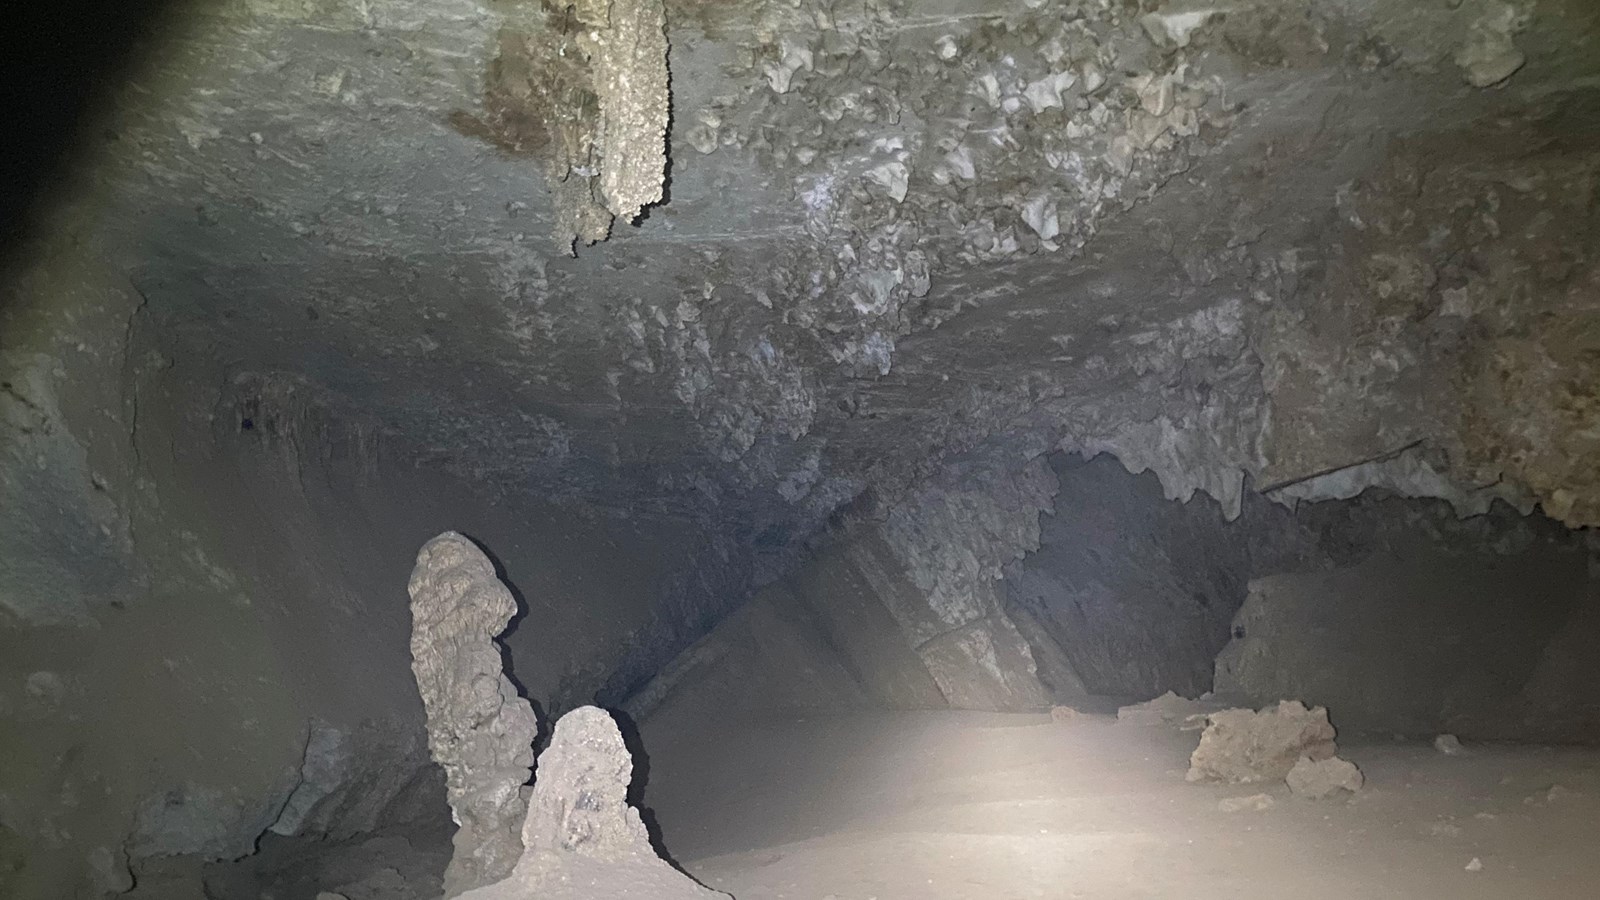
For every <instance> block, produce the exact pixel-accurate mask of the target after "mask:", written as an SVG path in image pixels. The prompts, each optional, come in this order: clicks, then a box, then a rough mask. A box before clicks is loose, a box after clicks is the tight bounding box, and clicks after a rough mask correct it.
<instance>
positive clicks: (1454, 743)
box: [1433, 734, 1467, 756]
mask: <svg viewBox="0 0 1600 900" xmlns="http://www.w3.org/2000/svg"><path fill="white" fill-rule="evenodd" d="M1433 749H1435V750H1437V751H1439V752H1440V753H1443V754H1444V755H1445V756H1461V755H1462V754H1464V753H1466V752H1467V750H1466V748H1465V747H1463V746H1461V739H1460V738H1458V737H1456V736H1455V735H1453V734H1441V735H1439V736H1438V737H1436V738H1434V739H1433Z"/></svg>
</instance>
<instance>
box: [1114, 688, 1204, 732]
mask: <svg viewBox="0 0 1600 900" xmlns="http://www.w3.org/2000/svg"><path fill="white" fill-rule="evenodd" d="M1225 708H1226V706H1225V705H1224V704H1223V703H1221V702H1220V701H1215V700H1210V699H1206V700H1189V699H1185V698H1183V697H1179V696H1178V695H1177V694H1174V693H1173V692H1171V691H1167V692H1166V693H1165V694H1162V695H1161V696H1159V697H1157V698H1155V699H1154V700H1146V701H1145V702H1143V703H1135V704H1132V705H1130V706H1123V707H1118V709H1117V722H1118V723H1121V724H1127V725H1163V726H1167V727H1171V728H1177V729H1178V730H1180V731H1200V730H1202V729H1204V728H1205V727H1206V726H1207V725H1209V724H1210V721H1209V719H1210V716H1211V714H1212V713H1216V712H1221V711H1222V710H1223V709H1225Z"/></svg>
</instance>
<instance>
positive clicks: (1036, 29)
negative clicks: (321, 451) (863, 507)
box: [53, 0, 1600, 546]
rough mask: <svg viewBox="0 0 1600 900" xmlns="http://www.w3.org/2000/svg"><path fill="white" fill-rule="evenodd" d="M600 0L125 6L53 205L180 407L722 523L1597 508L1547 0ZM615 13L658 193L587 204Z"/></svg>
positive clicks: (1585, 187) (613, 141) (787, 528)
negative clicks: (971, 463)
mask: <svg viewBox="0 0 1600 900" xmlns="http://www.w3.org/2000/svg"><path fill="white" fill-rule="evenodd" d="M607 5H609V11H607V10H606V9H601V10H600V12H599V13H596V12H595V11H594V10H593V9H589V7H594V6H596V4H594V3H592V2H587V3H576V4H571V5H568V6H561V5H560V4H545V5H541V4H540V3H538V2H536V0H520V2H518V3H503V2H481V0H426V2H423V0H388V2H365V0H361V2H356V0H352V2H340V0H230V2H222V0H214V2H201V3H196V4H189V5H187V6H185V7H183V8H181V9H174V10H173V11H172V14H171V16H170V19H171V25H170V27H168V28H165V29H163V30H162V35H163V36H162V37H161V39H160V40H159V41H156V42H154V43H153V44H152V45H151V46H149V47H146V48H144V49H143V50H142V52H141V54H140V57H139V63H138V65H137V66H136V67H135V69H134V71H133V73H132V75H131V76H130V79H129V81H128V83H127V84H126V85H125V86H124V87H123V88H122V89H121V90H120V91H119V92H118V93H117V94H116V97H115V99H114V101H113V102H112V103H111V104H110V105H109V110H108V113H107V114H106V115H105V117H104V118H103V120H98V121H97V122H96V125H95V128H94V129H93V130H92V132H91V133H90V138H91V139H92V141H93V143H94V146H93V149H92V152H91V153H90V155H89V156H90V159H89V161H88V162H87V163H86V164H85V165H83V166H81V167H80V168H79V170H78V171H79V174H78V176H77V178H76V184H75V188H74V191H73V192H72V193H71V195H70V199H69V200H68V201H65V202H63V203H62V205H61V208H60V210H59V211H58V212H57V213H56V214H55V218H54V219H53V221H55V222H58V223H63V224H61V226H60V227H61V230H63V231H65V232H67V233H70V234H71V236H72V239H73V240H75V241H77V242H79V243H80V244H82V245H84V246H89V247H92V248H94V250H95V251H96V252H97V253H99V254H101V255H103V256H104V257H105V258H106V259H108V260H111V261H113V262H114V264H115V265H117V266H118V267H119V268H120V269H121V270H123V271H125V272H126V273H127V274H128V277H129V279H130V280H131V282H132V284H133V285H134V287H135V288H136V289H137V291H138V292H139V294H140V296H141V297H142V306H141V308H140V310H139V312H138V315H139V316H141V317H144V322H145V324H146V325H147V326H148V327H149V328H151V329H152V330H154V331H156V332H159V333H160V334H162V335H164V338H165V340H166V341H167V346H168V347H169V348H170V349H169V351H168V352H169V353H171V354H175V355H185V354H193V355H195V356H197V357H204V358H207V359H210V360H215V361H216V369H215V374H214V376H213V383H210V384H206V385H196V388H197V389H200V388H203V389H204V390H206V391H209V392H210V396H212V397H213V399H214V402H215V403H216V404H217V407H216V408H217V409H218V410H219V411H221V412H219V415H226V410H227V409H229V408H230V406H229V405H230V404H233V406H234V407H237V408H242V407H239V404H241V403H247V402H250V398H249V396H247V395H249V394H251V393H252V392H255V393H262V392H266V393H272V392H274V391H276V392H278V393H280V394H281V392H282V391H284V390H292V391H294V392H296V393H297V394H299V395H301V396H302V398H310V400H311V401H314V402H316V403H318V404H321V405H324V406H326V407H327V408H328V409H330V410H333V411H335V414H336V415H341V416H349V417H352V418H359V419H361V420H363V421H367V422H370V423H372V425H373V427H374V428H376V429H377V430H378V431H379V432H380V433H382V434H383V435H385V436H387V437H389V438H390V439H392V441H393V443H394V444H395V446H397V447H403V448H404V449H405V452H406V453H407V454H409V455H412V456H414V457H415V458H416V459H417V460H418V461H419V462H420V463H421V464H425V465H433V466H442V467H445V468H448V469H450V470H452V471H454V472H457V473H458V474H461V475H463V476H465V477H467V478H470V479H472V480H474V481H477V482H479V483H481V484H482V485H484V486H485V489H486V490H488V491H490V492H493V493H494V494H496V495H505V496H514V495H517V494H521V493H533V494H538V495H540V496H550V497H555V498H557V499H560V500H563V501H571V502H577V503H583V504H587V505H590V506H592V507H594V508H597V509H603V510H609V511H613V512H616V513H618V514H625V515H664V516H681V517H688V518H696V519H703V520H706V521H714V522H716V523H719V525H720V527H724V528H727V529H728V530H729V531H730V532H731V533H732V534H734V535H735V536H737V537H739V538H741V539H745V540H747V541H749V542H752V543H754V544H756V545H758V546H781V545H785V544H787V543H790V542H791V541H792V540H793V539H795V538H797V537H803V536H805V535H806V534H809V533H811V532H813V531H814V530H815V529H816V528H817V527H818V526H819V525H820V524H821V523H823V522H825V521H826V520H827V518H828V517H829V516H830V515H832V514H834V513H836V511H837V510H839V509H840V508H841V507H843V506H845V505H846V504H850V503H851V502H852V501H857V500H858V498H861V497H863V496H866V497H879V498H882V497H892V496H893V495H894V494H895V493H896V491H899V490H901V489H902V488H904V487H905V486H906V485H908V484H911V483H913V482H914V481H915V480H917V479H918V478H920V477H922V476H925V475H927V474H929V473H930V472H932V471H934V470H935V469H937V468H940V467H949V466H959V465H961V464H962V463H963V461H965V460H971V459H978V458H986V459H987V458H992V459H1002V460H1004V459H1014V460H1017V461H1018V462H1019V463H1020V461H1022V460H1025V459H1027V458H1030V457H1032V456H1035V455H1037V454H1039V453H1041V452H1046V451H1048V450H1051V449H1055V448H1061V449H1067V450H1078V451H1083V452H1086V453H1087V452H1097V451H1102V450H1110V451H1114V452H1116V453H1117V454H1118V455H1119V457H1120V458H1122V460H1123V461H1124V463H1125V464H1127V465H1129V466H1130V467H1132V468H1138V469H1144V468H1151V469H1154V470H1156V471H1157V473H1158V474H1160V475H1161V477H1162V481H1163V484H1164V485H1165V486H1166V488H1167V490H1168V493H1169V495H1171V496H1178V497H1186V496H1188V495H1189V494H1190V493H1192V492H1193V491H1194V490H1197V489H1199V490H1205V491H1207V492H1209V493H1212V494H1214V495H1216V496H1217V497H1219V499H1222V500H1223V501H1224V504H1225V506H1232V507H1234V508H1236V507H1237V496H1238V493H1239V491H1241V490H1243V489H1246V488H1247V486H1253V487H1254V488H1257V489H1260V488H1267V489H1269V490H1273V491H1282V492H1285V496H1295V495H1297V494H1296V492H1297V491H1298V492H1299V493H1298V495H1301V496H1314V495H1325V494H1328V493H1330V492H1332V493H1337V492H1339V491H1341V490H1343V491H1350V490H1358V489H1359V488H1360V486H1362V485H1365V484H1389V485H1391V486H1398V488H1399V489H1403V490H1410V491H1413V492H1422V493H1438V494H1441V495H1446V496H1451V497H1452V498H1454V499H1456V500H1458V502H1459V503H1461V504H1462V505H1463V508H1471V507H1472V506H1473V504H1475V503H1476V504H1480V505H1481V503H1482V502H1485V498H1487V497H1503V498H1504V499H1507V500H1510V501H1511V502H1513V503H1516V504H1519V505H1522V506H1524V507H1527V506H1528V505H1531V504H1532V503H1534V502H1539V503H1542V504H1543V505H1544V508H1545V509H1546V510H1547V511H1549V512H1551V513H1552V514H1553V515H1555V516H1557V517H1558V518H1563V519H1565V520H1567V521H1568V522H1570V523H1572V524H1593V523H1595V522H1597V521H1600V466H1597V465H1595V462H1596V459H1597V450H1600V421H1597V419H1600V324H1597V305H1600V254H1597V253H1596V252H1595V251H1596V250H1597V247H1596V242H1597V240H1600V231H1597V229H1596V224H1597V216H1600V186H1597V178H1600V8H1597V7H1595V6H1594V5H1593V4H1592V3H1588V2H1584V0H1565V2H1563V0H1542V2H1538V3H1531V2H1520V3H1505V2H1498V0H1455V2H1445V0H1428V2H1414V0H1344V2H1331V3H1312V2H1304V0H1275V2H1251V0H1243V2H1238V3H1231V4H1209V5H1195V4H1187V5H1185V4H1171V3H1169V4H1157V3H1150V2H1144V3H1136V2H1109V0H1071V2H1036V0H1028V2H1024V0H1014V2H966V3H962V2H954V0H864V2H843V0H841V2H826V0H782V2H780V0H737V2H700V0H696V2H690V0H668V2H666V3H665V4H664V5H661V4H658V3H655V2H653V0H613V2H612V3H610V4H600V6H601V7H605V6H607ZM607 13H609V15H610V17H611V18H610V20H609V24H607V25H606V26H605V27H604V28H602V27H600V26H593V25H592V21H590V20H589V19H585V16H590V17H591V18H592V17H593V16H595V15H601V16H603V15H605V14H607ZM652 16H660V17H662V18H664V21H665V23H666V24H665V33H666V35H667V38H668V46H669V48H670V49H669V50H668V51H667V59H666V65H667V67H668V68H669V70H670V127H669V128H668V131H667V137H666V141H665V144H664V150H665V154H664V166H663V164H662V163H657V164H656V165H657V168H658V169H659V168H664V171H663V172H662V173H661V174H662V179H661V180H662V184H661V188H662V195H663V196H662V199H661V200H660V201H659V202H655V203H653V204H650V205H647V206H646V208H645V209H644V210H643V213H642V215H640V216H638V218H637V220H636V221H629V216H628V215H626V212H627V211H626V210H624V214H623V215H620V216H618V217H617V219H616V221H615V222H613V223H611V226H610V228H609V237H608V238H607V239H604V240H599V241H595V242H593V243H589V242H588V240H587V239H588V238H589V237H594V236H597V235H598V234H603V233H605V231H606V229H604V228H603V227H602V226H603V225H604V224H605V222H607V221H609V220H610V216H611V215H612V214H613V211H607V210H604V209H600V208H598V207H595V206H593V201H594V198H596V197H602V198H603V197H604V196H605V195H604V192H603V191H602V190H600V189H597V188H596V187H595V185H598V184H599V183H600V181H601V180H603V178H604V177H606V176H605V173H604V172H603V171H602V172H600V173H599V174H597V173H596V172H595V171H593V170H592V169H590V168H585V163H584V162H583V159H587V158H590V157H585V156H584V154H586V153H587V154H591V155H592V153H593V150H592V148H591V147H589V145H588V144H585V143H584V142H585V141H590V140H599V138H596V137H595V135H597V134H599V135H601V137H602V138H606V139H608V140H610V145H609V149H608V150H607V151H606V152H607V154H608V155H607V157H606V164H607V165H610V164H611V163H612V162H613V161H614V160H616V159H620V158H621V156H620V154H625V153H626V154H628V160H627V162H628V164H629V165H630V166H635V167H636V171H643V172H645V173H646V175H648V174H649V171H650V169H649V166H650V165H651V162H650V160H651V156H650V153H651V152H652V148H651V147H650V146H649V144H650V141H649V134H650V130H649V128H648V127H642V128H639V129H635V130H636V131H637V132H638V134H642V135H644V137H642V138H641V137H638V136H637V135H633V136H627V135H624V136H623V137H615V136H614V135H612V136H609V137H608V136H607V135H609V134H610V132H608V131H607V128H608V126H604V125H601V126H596V125H595V124H594V123H595V122H596V121H599V119H597V117H601V118H603V116H605V115H616V116H620V115H623V114H622V113H616V112H614V111H613V112H610V113H607V112H606V111H605V110H603V109H601V108H600V107H599V106H597V104H596V96H597V95H598V96H600V97H601V98H602V100H603V99H604V98H605V97H607V96H610V95H607V94H606V91H605V90H604V89H600V90H598V91H596V90H591V89H590V88H589V87H586V86H585V85H587V84H590V82H585V81H584V79H585V78H590V79H594V78H598V77H599V76H598V75H597V74H596V72H598V67H600V66H601V65H602V62H603V60H604V59H607V58H609V57H606V56H605V53H606V52H609V51H605V50H604V47H603V45H604V43H605V41H607V40H609V39H610V38H607V37H606V35H607V34H611V33H616V34H622V33H624V32H626V31H627V28H626V27H625V26H627V25H629V24H630V22H631V23H632V24H633V25H636V26H637V25H639V22H643V25H642V26H640V27H637V28H635V29H634V30H635V32H640V33H648V32H649V26H650V21H651V17H652ZM629 17H635V18H637V17H643V18H640V19H638V20H637V21H633V20H632V19H629ZM624 20H628V21H624ZM605 28H610V29H611V31H610V32H607V31H605ZM629 40H635V41H636V39H635V38H629ZM586 41H587V42H588V43H585V42H586ZM628 46H629V47H630V48H634V47H637V46H641V45H638V44H637V43H636V42H635V43H633V44H629V45H628ZM596 47H601V49H600V50H596V49H595V48H596ZM575 49H576V50H578V51H581V53H575V52H574V51H575ZM645 50H646V51H647V50H648V47H646V48H645ZM639 52H641V53H643V52H645V51H639ZM646 55H648V54H647V53H646ZM630 64H632V63H628V62H627V61H626V60H624V61H623V62H622V63H619V65H630ZM586 66H587V67H589V68H588V69H585V67H586ZM626 74H627V73H626V72H624V75H626ZM624 81H626V79H624ZM596 83H597V82H596ZM636 87H637V85H636ZM647 95H648V90H645V89H642V88H640V89H637V90H635V91H634V92H633V93H632V94H629V93H628V92H623V93H622V94H621V95H618V96H620V99H618V98H617V97H613V99H612V100H611V103H612V105H613V107H614V106H615V105H616V104H618V103H621V102H622V101H623V100H631V101H637V102H636V103H635V106H641V107H646V106H648V96H647ZM600 106H604V103H601V104H600ZM646 112H648V110H646ZM618 121H620V119H619V120H618ZM663 121H665V120H663ZM630 122H631V120H630ZM635 124H637V123H635ZM648 124H649V123H648V122H645V123H644V125H645V126H648ZM597 129H598V130H597ZM614 130H616V131H618V132H619V133H620V131H621V130H622V129H620V128H616V129H614ZM628 142H632V143H631V144H629V143H628ZM575 147H576V148H577V149H574V148H575ZM618 148H622V149H618ZM657 149H662V148H657ZM580 157H582V159H580ZM574 160H577V161H576V162H575V161H574ZM637 167H643V168H642V169H638V168H637ZM602 168H603V167H602ZM611 190H613V191H619V190H620V189H616V188H611ZM574 192H577V193H576V194H575V193H574ZM579 194H581V195H582V197H581V198H580V199H579V200H576V201H575V200H573V197H574V196H577V195H579ZM585 204H590V205H587V206H586V205H585ZM623 205H626V204H623ZM595 215H600V216H601V218H600V219H598V220H596V219H595V218H594V216H595ZM586 217H587V218H586ZM574 254H575V255H574ZM148 364H150V365H158V364H159V363H158V362H151V363H148ZM286 386H287V387H286ZM1341 479H1342V480H1341ZM1335 482H1337V483H1335Z"/></svg>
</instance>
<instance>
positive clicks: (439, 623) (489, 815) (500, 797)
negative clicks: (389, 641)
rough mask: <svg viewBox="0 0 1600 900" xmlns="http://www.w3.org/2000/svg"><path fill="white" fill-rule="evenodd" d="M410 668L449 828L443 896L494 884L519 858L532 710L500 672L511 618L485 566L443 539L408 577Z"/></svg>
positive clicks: (512, 607) (454, 539) (449, 537)
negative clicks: (439, 773)
mask: <svg viewBox="0 0 1600 900" xmlns="http://www.w3.org/2000/svg"><path fill="white" fill-rule="evenodd" d="M410 592H411V619H412V624H411V659H412V662H411V669H412V672H413V673H414V674H415V675H416V679H417V690H418V691H419V692H420V693H421V694H422V704H423V707H424V709H426V711H427V715H428V751H429V752H430V753H431V754H432V756H433V759H434V761H435V762H437V763H438V764H439V765H440V767H441V768H443V769H444V773H445V784H446V789H447V791H448V796H449V801H450V809H451V812H452V814H453V816H454V818H455V821H456V824H457V825H458V826H459V828H458V829H457V831H456V834H455V839H454V840H455V852H454V855H453V856H452V857H451V859H450V865H449V867H448V868H447V869H446V870H445V876H444V886H445V895H446V896H454V895H456V894H459V893H461V892H462V891H465V890H468V889H470V888H473V887H477V886H479V885H483V884H490V883H492V882H495V881H498V880H500V879H502V878H504V877H505V876H506V875H507V874H509V873H510V872H511V868H512V867H513V866H514V865H516V862H517V859H518V857H519V856H520V855H521V852H522V843H521V841H520V840H519V839H518V833H517V832H518V828H519V827H520V825H521V822H522V819H523V817H524V815H525V813H526V809H527V805H526V801H525V799H524V794H523V786H524V785H525V784H527V781H528V773H529V769H530V768H531V767H532V765H533V740H534V735H535V732H536V730H537V727H538V726H537V722H536V720H535V719H534V715H533V709H532V708H531V707H529V706H528V704H527V702H526V701H524V700H523V699H522V698H520V697H518V696H517V691H516V688H515V687H513V686H512V684H511V682H510V681H508V680H507V679H506V677H505V675H504V674H503V670H502V662H501V657H500V650H499V647H498V646H496V644H495V641H494V639H495V637H496V636H497V635H499V634H500V633H501V632H502V631H504V630H505V627H506V623H507V622H509V621H510V619H511V617H512V615H514V614H515V613H516V611H517V604H516V600H515V599H514V598H513V597H512V596H511V592H510V591H509V590H507V589H506V586H505V585H503V584H501V583H500V581H499V579H497V578H496V577H495V574H494V564H493V563H491V562H490V561H489V558H488V557H486V556H484V555H483V551H481V550H479V549H478V548H477V547H476V546H474V545H473V544H472V542H471V541H469V540H467V539H466V538H464V537H462V536H461V535H459V534H456V533H455V532H445V533H444V534H441V535H439V536H438V537H436V538H434V539H433V540H431V541H429V542H428V543H426V544H424V545H423V547H422V549H421V551H419V552H418V553H417V565H416V568H415V569H414V570H413V571H412V573H411V583H410Z"/></svg>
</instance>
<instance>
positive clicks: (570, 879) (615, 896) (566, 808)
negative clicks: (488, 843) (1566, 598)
mask: <svg viewBox="0 0 1600 900" xmlns="http://www.w3.org/2000/svg"><path fill="white" fill-rule="evenodd" d="M632 777H633V758H632V757H631V756H630V755H629V754H628V748H627V746H626V745H625V744H624V743H623V741H622V733H621V732H620V731H618V730H617V724H616V722H614V721H612V719H611V716H610V714H608V713H606V712H605V711H604V710H601V709H596V708H595V707H592V706H583V707H579V708H578V709H575V710H573V711H572V712H569V713H567V714H566V715H565V716H562V717H561V721H559V722H557V723H556V729H555V734H554V736H553V737H552V738H551V740H550V747H549V749H547V750H545V751H544V753H543V754H541V755H540V757H539V768H538V771H537V773H536V778H535V781H534V786H533V798H532V800H531V801H530V802H529V804H528V819H527V822H526V823H524V825H523V827H522V842H523V844H524V845H525V847H526V849H525V850H524V852H523V857H522V859H521V861H519V862H518V863H517V866H516V869H514V870H513V871H512V873H511V877H510V878H508V879H506V880H505V881H502V882H500V883H499V884H493V885H490V886H488V887H485V888H480V889H478V890H475V891H471V892H468V893H466V894H463V895H462V897H461V900H528V898H533V897H538V898H539V900H601V898H604V900H630V898H632V900H709V898H715V897H723V896H725V895H723V894H719V893H716V892H715V891H710V890H707V889H706V888H703V887H701V886H700V885H698V884H696V883H695V882H694V881H693V880H692V879H690V878H689V877H688V876H687V875H684V874H683V873H681V872H679V871H678V870H676V869H674V868H673V867H672V866H671V865H669V864H668V863H666V862H665V861H664V860H662V859H661V858H660V857H658V856H657V855H656V852H655V850H654V849H653V848H652V847H651V846H650V836H649V833H648V832H646V830H645V826H644V821H643V820H642V819H640V817H639V811H638V810H636V809H634V808H633V807H631V806H629V805H628V783H629V782H630V781H631V780H632Z"/></svg>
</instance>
